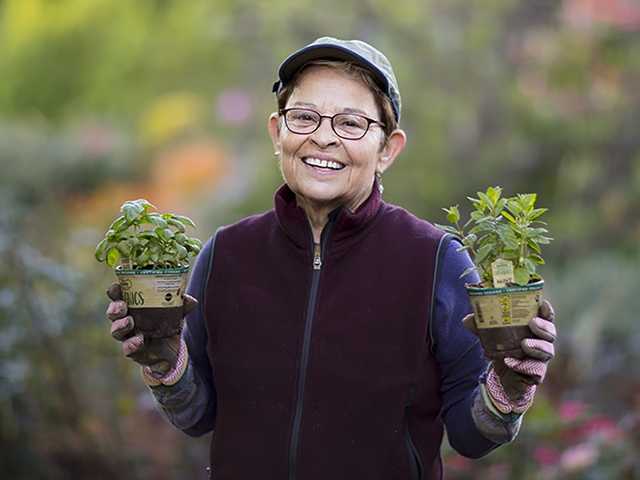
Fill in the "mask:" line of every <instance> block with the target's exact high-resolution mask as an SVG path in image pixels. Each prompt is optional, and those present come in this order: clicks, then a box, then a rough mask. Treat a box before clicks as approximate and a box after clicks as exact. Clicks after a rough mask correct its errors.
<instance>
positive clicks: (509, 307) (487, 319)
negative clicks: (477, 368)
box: [465, 280, 544, 359]
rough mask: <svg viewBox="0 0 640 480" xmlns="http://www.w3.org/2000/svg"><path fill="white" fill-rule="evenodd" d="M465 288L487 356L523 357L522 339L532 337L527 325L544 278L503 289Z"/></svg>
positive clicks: (532, 315)
mask: <svg viewBox="0 0 640 480" xmlns="http://www.w3.org/2000/svg"><path fill="white" fill-rule="evenodd" d="M465 287H466V289H467V293H468V294H469V299H470V300H471V304H472V306H473V312H474V314H475V315H474V319H475V326H476V328H477V332H478V336H479V337H480V342H481V343H482V346H483V349H484V351H485V354H486V356H487V357H489V358H491V359H502V358H505V357H514V358H524V357H525V356H526V355H525V353H524V352H523V350H522V347H521V344H522V340H524V339H525V338H531V337H532V333H531V330H530V329H529V327H528V324H529V322H530V321H531V319H532V318H533V317H535V316H536V315H537V312H538V308H539V306H540V302H541V301H542V290H543V287H544V281H543V280H538V281H534V282H531V283H529V284H528V285H524V286H507V287H502V288H482V287H480V286H477V285H469V284H467V285H465Z"/></svg>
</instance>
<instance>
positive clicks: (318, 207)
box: [296, 190, 371, 243]
mask: <svg viewBox="0 0 640 480" xmlns="http://www.w3.org/2000/svg"><path fill="white" fill-rule="evenodd" d="M370 194H371V191H370V190H369V192H368V193H367V194H366V195H363V196H362V198H359V199H355V200H354V202H352V203H351V204H350V205H346V208H348V209H349V211H351V212H355V211H356V210H357V209H358V207H359V206H360V205H362V204H363V203H364V201H365V200H366V199H367V198H368V197H369V195H370ZM296 202H297V204H298V206H299V207H301V208H302V209H303V210H304V211H305V213H306V214H307V218H308V219H309V224H310V225H311V231H312V233H313V241H314V243H320V238H321V236H322V230H323V229H324V227H325V225H326V224H327V222H328V221H329V214H330V213H331V212H332V211H333V210H335V209H336V208H338V207H339V206H340V204H339V203H337V202H329V203H317V202H313V201H311V200H309V199H306V198H304V197H302V196H301V195H298V194H296Z"/></svg>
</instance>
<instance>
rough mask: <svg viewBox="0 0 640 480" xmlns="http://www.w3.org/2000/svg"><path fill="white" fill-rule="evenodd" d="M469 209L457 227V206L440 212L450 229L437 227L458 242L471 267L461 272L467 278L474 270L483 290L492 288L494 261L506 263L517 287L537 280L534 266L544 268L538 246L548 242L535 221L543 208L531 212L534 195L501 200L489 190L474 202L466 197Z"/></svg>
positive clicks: (493, 189) (496, 192) (499, 192)
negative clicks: (507, 262) (466, 219)
mask: <svg viewBox="0 0 640 480" xmlns="http://www.w3.org/2000/svg"><path fill="white" fill-rule="evenodd" d="M467 198H468V199H469V201H470V202H471V204H472V205H473V208H474V209H473V211H472V212H471V214H470V218H469V220H468V221H467V222H466V223H465V224H464V225H462V226H461V225H460V211H459V208H458V206H457V205H455V206H452V207H449V208H443V210H444V212H445V213H446V214H447V220H448V221H449V223H451V224H452V225H453V226H447V225H438V227H440V228H441V229H443V230H444V231H446V232H449V233H452V234H453V235H456V236H457V237H459V238H460V239H461V240H462V244H463V246H462V247H461V248H460V250H467V251H468V252H469V253H470V255H471V257H472V259H473V262H474V264H475V268H470V269H468V270H467V271H465V272H463V274H462V276H465V275H468V274H469V273H471V272H472V271H473V270H475V269H477V271H478V274H479V275H480V278H481V281H482V284H483V286H485V287H491V286H493V272H492V268H491V267H492V264H493V263H494V262H495V261H496V260H497V259H503V260H507V261H509V262H511V263H512V265H513V268H514V271H513V273H514V280H515V283H517V284H518V285H526V284H528V283H529V282H530V281H531V280H534V279H538V278H540V277H539V275H538V274H537V272H536V267H537V266H538V265H543V264H544V259H543V258H542V256H541V253H542V250H541V248H540V245H544V244H548V243H549V242H551V240H552V238H551V237H549V236H547V234H548V233H549V232H548V230H547V229H546V228H544V227H543V226H539V225H546V224H545V223H544V222H542V221H540V220H538V218H540V217H541V216H542V215H543V214H544V213H545V212H546V211H547V209H546V208H535V204H536V198H537V195H536V194H535V193H528V194H522V193H519V194H517V195H515V196H513V197H508V198H507V197H503V196H502V188H501V187H497V186H496V187H489V188H487V191H486V192H478V198H474V197H467Z"/></svg>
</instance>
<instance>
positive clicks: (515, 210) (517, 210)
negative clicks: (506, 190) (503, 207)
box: [507, 198, 522, 217]
mask: <svg viewBox="0 0 640 480" xmlns="http://www.w3.org/2000/svg"><path fill="white" fill-rule="evenodd" d="M507 208H508V209H509V211H510V212H511V213H512V214H513V215H514V216H516V217H517V216H518V215H520V214H521V213H522V207H521V206H520V202H518V201H517V200H515V199H513V198H510V199H508V200H507Z"/></svg>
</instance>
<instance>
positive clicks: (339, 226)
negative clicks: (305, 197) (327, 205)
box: [274, 180, 383, 249]
mask: <svg viewBox="0 0 640 480" xmlns="http://www.w3.org/2000/svg"><path fill="white" fill-rule="evenodd" d="M382 203H383V202H382V197H381V195H380V190H379V189H378V182H377V180H374V183H373V188H372V189H371V194H370V195H369V197H368V198H367V199H366V200H365V201H364V202H363V203H362V204H361V205H360V206H359V207H358V208H357V209H356V211H355V212H351V211H350V210H349V209H348V208H344V207H338V208H336V209H334V210H332V211H331V212H330V213H329V222H334V225H333V227H332V229H331V243H332V244H333V245H337V244H338V243H341V242H346V241H347V240H349V239H351V238H353V237H356V236H357V235H358V234H359V233H360V232H361V231H363V230H364V229H365V228H366V227H367V226H368V225H369V224H370V223H371V222H372V220H373V219H374V218H375V216H376V214H377V213H378V211H379V210H380V206H381V205H382ZM274 207H275V213H276V217H277V219H278V223H279V225H280V227H281V228H282V229H283V230H284V232H285V233H286V235H287V236H288V237H289V238H290V239H291V240H293V242H294V243H295V244H296V245H298V246H300V247H302V248H304V249H308V248H309V247H310V245H311V243H312V242H313V235H312V233H311V225H310V223H309V220H308V219H307V214H306V213H305V211H304V210H303V209H302V208H301V207H299V206H298V204H297V202H296V195H295V193H293V191H292V190H291V189H290V188H289V186H288V185H287V184H286V183H285V184H283V185H282V186H281V187H280V188H278V190H277V191H276V193H275V195H274ZM326 228H327V227H326V226H325V231H326ZM323 233H324V232H323Z"/></svg>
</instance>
